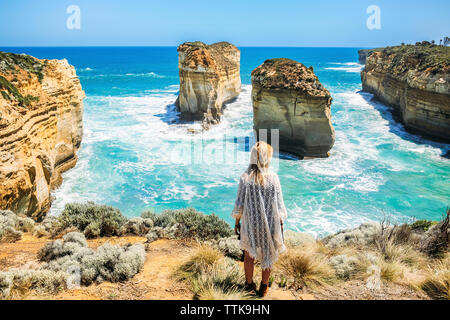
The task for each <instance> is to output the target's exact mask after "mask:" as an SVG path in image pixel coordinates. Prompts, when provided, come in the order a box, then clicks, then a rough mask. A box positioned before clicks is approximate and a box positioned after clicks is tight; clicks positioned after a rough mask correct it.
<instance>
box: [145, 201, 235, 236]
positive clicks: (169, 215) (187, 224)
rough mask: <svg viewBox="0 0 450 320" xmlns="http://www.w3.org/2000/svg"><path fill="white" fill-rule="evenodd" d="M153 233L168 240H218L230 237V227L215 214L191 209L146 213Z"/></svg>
mask: <svg viewBox="0 0 450 320" xmlns="http://www.w3.org/2000/svg"><path fill="white" fill-rule="evenodd" d="M145 216H146V217H147V218H148V219H151V220H152V221H153V225H154V227H159V228H162V229H163V230H162V229H155V230H157V231H155V233H157V234H160V235H161V236H162V237H168V238H197V239H202V240H208V239H219V238H224V237H229V236H231V235H232V230H231V228H230V226H229V225H228V224H227V223H226V222H225V221H224V220H222V219H220V218H219V217H217V216H216V215H215V214H211V215H206V214H204V213H201V212H198V211H197V210H195V209H193V208H186V209H180V210H166V211H163V212H162V213H160V214H154V213H149V212H147V213H146V214H145Z"/></svg>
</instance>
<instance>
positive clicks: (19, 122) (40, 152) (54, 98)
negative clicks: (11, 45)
mask: <svg viewBox="0 0 450 320" xmlns="http://www.w3.org/2000/svg"><path fill="white" fill-rule="evenodd" d="M0 93H1V95H0V181H1V184H0V209H9V210H12V211H13V212H15V213H16V214H24V215H27V216H30V217H32V218H34V219H36V220H39V219H41V218H42V217H43V216H44V215H45V213H46V212H47V211H48V210H49V208H50V204H51V198H50V191H51V189H52V188H55V187H57V186H58V185H59V184H60V183H61V182H62V178H61V173H62V172H64V171H66V170H68V169H70V168H72V167H73V166H74V165H75V163H76V161H77V155H76V153H77V150H78V149H79V147H80V144H81V139H82V135H83V123H82V115H83V104H82V101H83V98H84V91H83V90H82V89H81V85H80V81H79V80H78V78H77V76H76V73H75V69H74V67H72V66H71V65H69V63H68V62H67V60H65V59H64V60H39V59H36V58H33V57H31V56H27V55H17V54H11V53H3V52H0Z"/></svg>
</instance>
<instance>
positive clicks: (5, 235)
mask: <svg viewBox="0 0 450 320" xmlns="http://www.w3.org/2000/svg"><path fill="white" fill-rule="evenodd" d="M33 228H34V221H33V219H30V218H28V217H21V216H18V215H16V214H15V213H14V212H12V211H9V210H0V242H15V241H18V240H20V239H21V238H22V232H28V231H31V230H32V229H33Z"/></svg>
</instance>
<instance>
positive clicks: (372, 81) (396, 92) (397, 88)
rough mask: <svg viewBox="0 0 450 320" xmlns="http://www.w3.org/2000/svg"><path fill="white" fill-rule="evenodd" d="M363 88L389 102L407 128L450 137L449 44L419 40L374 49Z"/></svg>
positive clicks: (445, 137) (435, 135)
mask: <svg viewBox="0 0 450 320" xmlns="http://www.w3.org/2000/svg"><path fill="white" fill-rule="evenodd" d="M361 80H362V86H363V90H364V91H367V92H371V93H373V94H374V95H375V97H376V98H377V99H378V100H380V101H381V102H383V103H385V104H387V105H389V106H392V107H393V108H394V111H396V113H397V114H399V115H400V118H401V120H402V121H403V123H404V124H405V126H406V128H408V129H412V130H414V131H420V132H423V133H425V134H428V135H430V136H431V137H437V138H439V139H444V140H446V141H450V48H449V47H443V46H436V45H431V44H429V43H418V44H416V45H402V46H398V47H388V48H385V49H375V50H374V51H373V52H372V53H371V54H370V55H369V56H368V58H367V62H366V67H365V69H364V70H362V71H361Z"/></svg>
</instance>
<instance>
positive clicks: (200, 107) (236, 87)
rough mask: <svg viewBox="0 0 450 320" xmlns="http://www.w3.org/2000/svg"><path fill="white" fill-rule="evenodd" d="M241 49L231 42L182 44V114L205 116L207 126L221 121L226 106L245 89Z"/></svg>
mask: <svg viewBox="0 0 450 320" xmlns="http://www.w3.org/2000/svg"><path fill="white" fill-rule="evenodd" d="M239 63H240V51H239V50H238V49H237V48H236V47H235V46H234V45H232V44H230V43H228V42H218V43H214V44H212V45H206V44H204V43H203V42H199V41H197V42H185V43H183V44H182V45H180V46H179V47H178V68H179V75H180V95H179V96H178V99H177V102H176V104H177V107H178V110H179V111H180V112H181V114H182V117H183V118H185V119H188V120H202V121H203V128H204V129H208V128H209V127H210V125H211V124H216V123H218V122H219V121H220V117H221V115H222V107H223V105H224V104H225V103H226V102H229V101H231V100H232V99H234V98H236V97H237V96H238V95H239V93H240V91H241V78H240V66H239Z"/></svg>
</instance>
